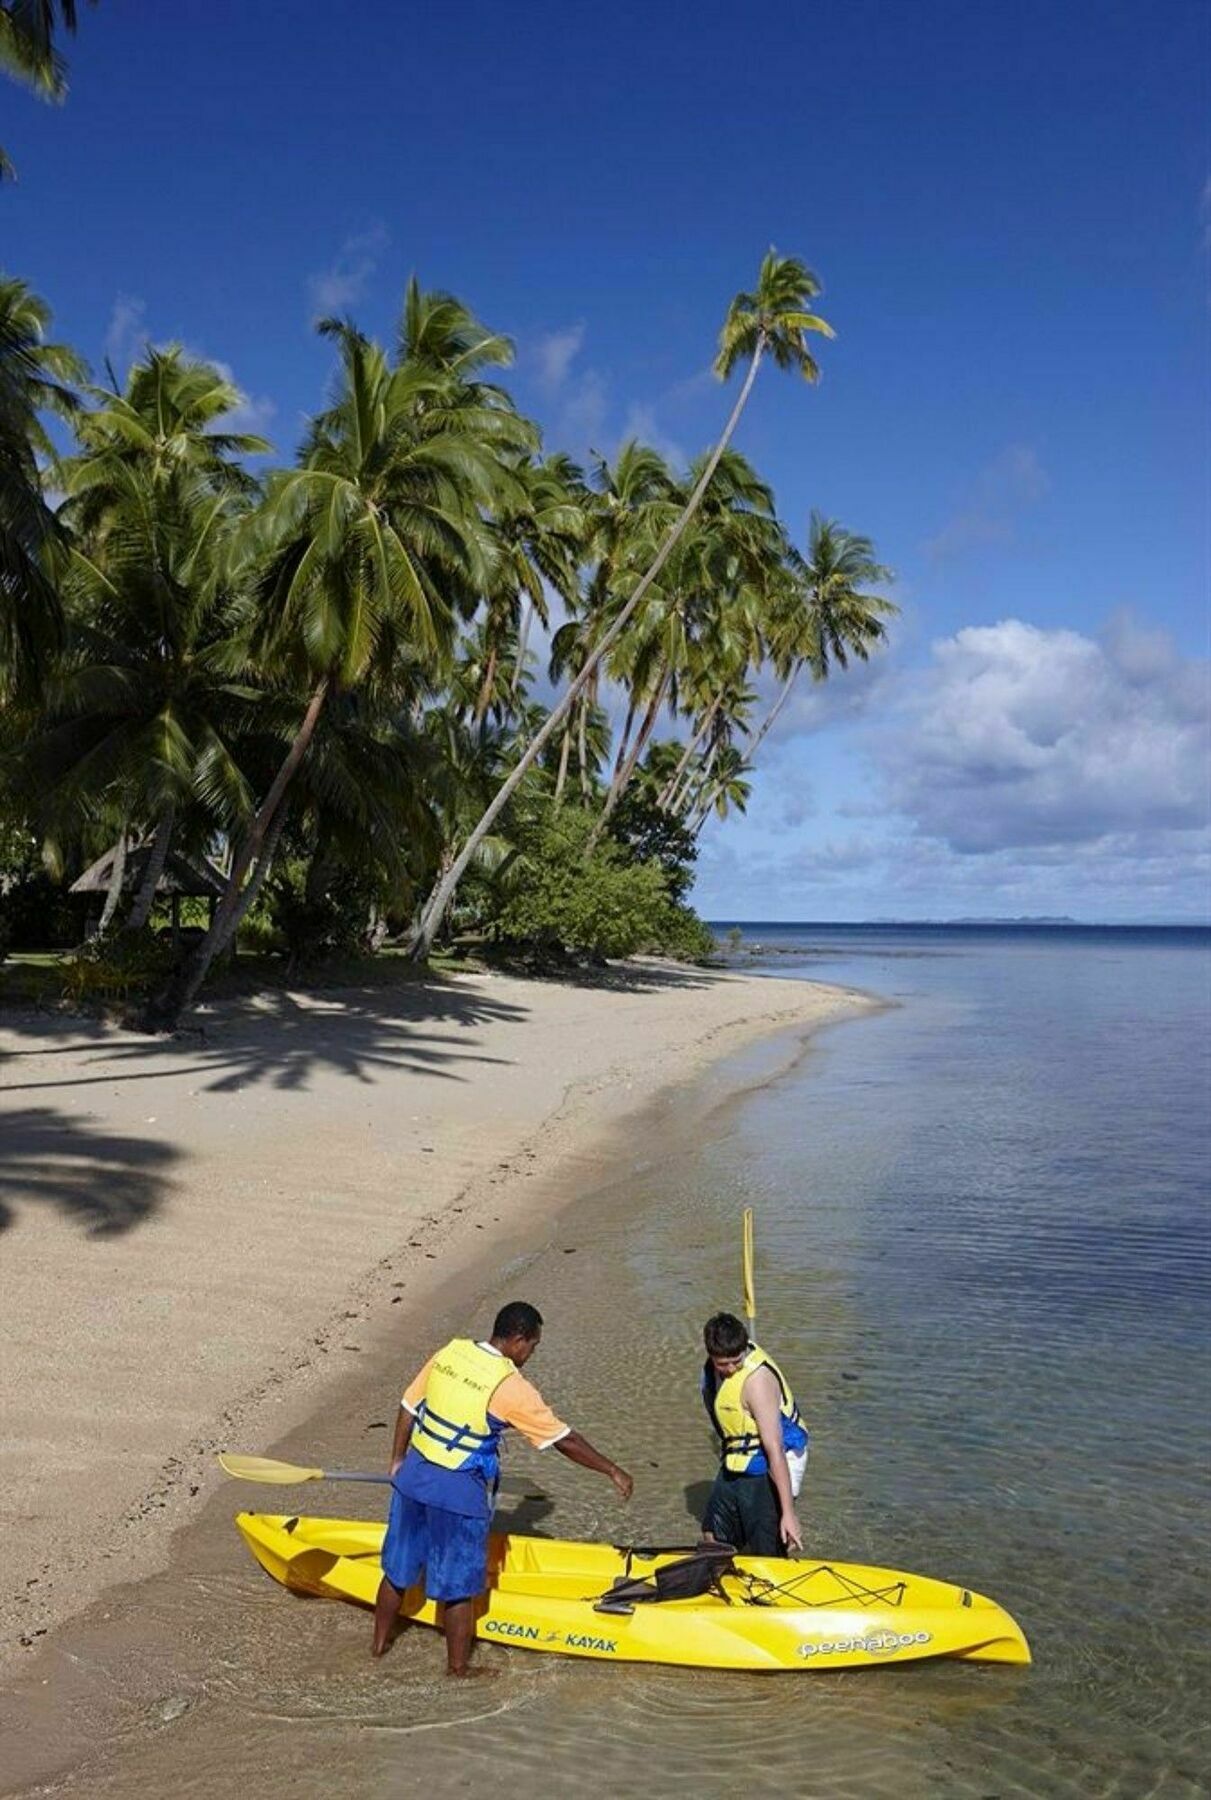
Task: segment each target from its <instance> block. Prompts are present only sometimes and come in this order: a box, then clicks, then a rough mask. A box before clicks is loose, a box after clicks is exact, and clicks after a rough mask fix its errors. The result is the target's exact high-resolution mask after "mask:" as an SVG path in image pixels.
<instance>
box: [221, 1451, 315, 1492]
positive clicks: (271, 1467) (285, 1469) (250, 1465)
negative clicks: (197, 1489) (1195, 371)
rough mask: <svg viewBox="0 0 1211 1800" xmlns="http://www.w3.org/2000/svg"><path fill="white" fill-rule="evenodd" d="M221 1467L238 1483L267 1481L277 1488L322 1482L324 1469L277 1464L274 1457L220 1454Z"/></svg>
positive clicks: (227, 1452)
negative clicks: (308, 1482) (303, 1482)
mask: <svg viewBox="0 0 1211 1800" xmlns="http://www.w3.org/2000/svg"><path fill="white" fill-rule="evenodd" d="M219 1466H220V1467H221V1468H222V1470H223V1472H224V1474H226V1475H234V1477H235V1479H236V1480H237V1481H265V1482H269V1483H270V1484H272V1485H273V1486H275V1487H293V1486H295V1485H297V1483H298V1482H300V1481H322V1480H323V1479H324V1471H323V1470H322V1469H305V1468H303V1466H302V1464H301V1463H288V1462H275V1460H274V1459H273V1457H272V1456H236V1455H235V1454H233V1453H232V1452H231V1451H228V1450H221V1451H220V1452H219Z"/></svg>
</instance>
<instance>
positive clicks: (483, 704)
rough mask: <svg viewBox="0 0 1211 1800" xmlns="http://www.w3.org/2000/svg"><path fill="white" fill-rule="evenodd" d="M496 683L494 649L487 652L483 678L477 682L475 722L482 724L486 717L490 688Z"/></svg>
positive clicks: (490, 695) (490, 697)
mask: <svg viewBox="0 0 1211 1800" xmlns="http://www.w3.org/2000/svg"><path fill="white" fill-rule="evenodd" d="M495 685H496V649H495V646H494V647H493V648H492V649H491V650H489V652H488V660H487V662H486V663H485V664H484V678H483V680H482V681H481V682H480V684H479V698H478V700H477V701H476V702H475V723H476V724H477V725H482V724H483V722H484V719H485V718H486V717H487V712H488V708H489V707H490V706H491V704H492V689H493V688H494V687H495Z"/></svg>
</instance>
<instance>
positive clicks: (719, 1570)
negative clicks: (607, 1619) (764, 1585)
mask: <svg viewBox="0 0 1211 1800" xmlns="http://www.w3.org/2000/svg"><path fill="white" fill-rule="evenodd" d="M736 1573H737V1570H736V1565H735V1557H734V1555H733V1553H732V1552H731V1551H729V1550H726V1549H723V1548H718V1549H717V1548H711V1549H710V1550H696V1551H694V1552H693V1553H692V1554H691V1555H689V1556H682V1557H679V1558H678V1560H677V1561H676V1562H671V1563H665V1565H664V1567H663V1568H660V1569H657V1570H656V1572H655V1574H654V1575H652V1576H645V1575H620V1576H619V1577H618V1578H617V1580H616V1581H614V1582H613V1583H612V1584H611V1585H610V1587H608V1588H607V1589H606V1591H605V1593H604V1594H602V1595H601V1596H600V1597H599V1598H598V1600H597V1601H596V1602H595V1603H594V1606H593V1611H594V1612H604V1613H630V1612H634V1610H635V1608H636V1606H640V1605H650V1604H652V1603H658V1602H660V1601H662V1600H700V1599H702V1597H703V1596H704V1595H706V1594H713V1595H714V1597H715V1598H716V1599H717V1600H722V1601H723V1602H724V1604H725V1605H730V1604H731V1602H730V1599H729V1597H728V1594H727V1592H726V1590H725V1588H724V1586H723V1577H724V1576H725V1575H735V1574H736Z"/></svg>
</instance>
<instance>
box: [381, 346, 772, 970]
mask: <svg viewBox="0 0 1211 1800" xmlns="http://www.w3.org/2000/svg"><path fill="white" fill-rule="evenodd" d="M764 354H765V337H764V335H762V336H760V337H759V338H758V339H757V344H756V347H755V348H754V350H753V356H752V361H751V362H750V363H749V366H748V372H747V373H746V375H745V377H744V382H743V384H742V386H741V389H740V392H739V394H738V395H737V397H736V404H735V405H734V406H733V408H732V410H731V414H730V416H729V418H728V421H727V424H726V425H725V426H724V428H723V434H722V436H721V437H720V439H719V441H718V443H717V444H716V445H715V448H714V449H713V450H712V451H711V454H710V456H709V458H708V459H707V464H706V467H705V468H704V469H703V471H702V474H701V475H700V476H699V477H698V480H697V482H696V484H695V486H694V491H693V493H692V494H691V495H690V497H689V499H688V500H687V501H686V503H685V505H684V507H683V508H682V510H681V513H680V515H679V517H678V519H677V521H676V523H675V524H674V525H673V526H672V528H671V530H670V531H669V534H668V536H667V537H666V538H665V540H664V543H663V544H662V545H661V546H660V549H659V551H658V553H657V555H656V556H655V558H654V559H653V561H652V563H651V565H650V566H649V568H648V569H647V571H646V573H645V574H644V575H643V576H641V578H640V580H639V582H638V583H637V585H636V587H635V591H634V593H633V594H632V595H631V597H630V599H629V600H628V601H627V603H626V605H625V606H624V607H623V608H622V611H621V612H620V613H619V614H618V617H617V618H616V619H615V620H614V623H613V624H612V625H611V626H610V628H609V630H608V631H606V632H605V633H604V634H603V635H602V637H601V640H600V641H599V643H598V644H597V645H596V647H595V648H594V650H593V651H592V652H591V654H590V655H589V657H588V658H587V659H586V661H585V665H584V668H583V669H582V670H581V671H580V674H579V675H577V677H576V678H575V680H574V681H573V682H572V683H571V684H570V686H569V688H568V691H567V693H566V694H565V695H564V696H563V699H562V700H560V701H559V702H558V704H557V705H556V706H554V707H553V708H552V709H551V711H550V712H549V713H548V714H547V716H546V718H545V719H544V720H543V723H542V724H541V725H540V726H539V728H538V730H537V731H536V732H535V733H534V736H533V737H532V738H531V739H530V742H529V744H528V746H527V748H526V750H525V752H524V754H523V755H522V756H521V758H520V760H519V761H518V762H517V764H516V765H515V767H514V768H513V770H512V772H511V773H510V774H509V775H508V777H507V778H506V779H505V780H504V781H502V782H501V784H500V786H499V788H498V789H497V790H496V793H495V795H494V796H493V798H492V799H491V801H490V802H489V803H488V805H487V807H486V808H485V809H484V812H483V815H482V817H481V818H480V820H479V823H478V824H477V825H476V827H475V829H474V831H472V833H471V835H470V837H468V839H467V841H466V843H465V844H464V845H463V847H462V850H461V852H460V853H459V855H458V856H457V857H456V858H455V861H454V863H453V865H452V866H451V869H450V872H449V874H448V875H447V876H446V878H445V880H444V881H443V882H442V883H441V885H440V886H439V887H438V889H437V892H436V893H435V894H434V897H433V899H434V903H433V906H432V909H431V911H430V915H429V917H428V918H427V920H426V926H425V930H424V931H423V932H422V933H421V934H420V935H419V936H418V937H417V941H416V945H415V948H414V949H413V952H412V954H413V958H414V959H415V960H416V961H418V962H419V961H423V959H424V958H425V957H426V956H427V955H428V953H429V946H430V944H431V943H432V942H433V935H434V933H435V932H436V930H437V928H438V926H439V925H440V924H441V921H442V918H443V916H444V914H445V911H446V908H447V907H448V906H449V904H450V902H451V900H452V899H453V898H454V895H455V892H456V890H457V888H458V884H459V882H460V881H461V880H462V878H463V875H464V873H465V872H466V870H467V868H468V866H469V864H470V862H471V859H472V858H473V857H474V855H475V852H476V851H477V850H478V848H479V846H480V844H481V843H482V842H483V840H484V839H485V838H486V837H487V835H488V833H489V832H490V831H491V829H492V827H493V825H494V824H495V823H496V820H497V818H498V817H499V816H500V814H501V812H502V811H503V810H504V808H505V807H506V806H507V805H508V804H509V801H510V800H511V799H512V798H513V795H514V794H515V793H516V792H517V790H518V788H519V787H520V786H521V784H522V782H523V781H524V780H525V778H526V775H527V774H528V773H529V771H530V769H531V768H532V767H533V766H534V764H535V762H537V760H538V758H539V757H540V756H541V755H542V752H543V749H544V748H545V746H546V744H547V741H548V739H550V738H551V737H552V736H553V735H554V733H555V732H556V731H558V730H559V727H560V726H561V725H562V724H563V722H564V720H565V719H566V718H567V717H568V715H569V714H570V712H571V710H572V708H573V706H575V704H576V702H577V700H578V699H579V698H580V695H581V694H582V693H583V692H584V690H585V688H586V687H587V686H588V685H589V682H590V681H591V680H592V679H593V676H594V674H595V673H596V671H597V669H598V668H599V667H600V665H601V662H602V659H603V658H604V657H606V656H608V655H609V653H610V651H611V650H612V649H613V647H614V645H615V644H616V643H617V642H618V639H619V638H620V637H621V636H622V634H623V632H624V631H625V630H626V628H627V626H628V625H629V624H630V622H631V620H632V619H633V618H634V616H635V614H636V613H637V612H638V611H639V608H640V607H641V606H642V604H643V601H644V598H645V596H646V594H647V591H648V589H649V588H650V587H651V585H652V583H653V582H654V581H655V579H656V577H657V576H658V575H659V573H660V571H661V569H663V567H664V565H665V563H666V562H667V561H668V559H669V557H670V556H671V555H672V553H673V551H674V550H675V549H676V547H677V544H678V542H679V540H680V538H681V536H682V534H683V533H684V531H685V529H686V526H687V525H688V524H689V523H690V520H691V519H692V518H693V516H694V514H695V513H696V512H697V511H698V507H699V505H700V504H701V501H702V496H703V495H704V494H705V492H706V490H707V488H708V487H709V486H710V483H711V479H712V477H713V475H714V473H715V470H716V468H717V467H718V465H719V459H720V457H721V456H722V455H723V452H724V451H725V450H726V449H727V447H728V445H729V444H730V443H731V441H732V436H733V434H734V432H735V430H736V427H737V425H738V424H739V423H740V415H741V413H742V412H743V411H744V408H745V406H746V404H747V402H748V397H749V395H750V394H751V393H752V391H753V383H754V381H755V380H756V379H757V370H758V369H759V368H760V366H761V358H762V356H763V355H764Z"/></svg>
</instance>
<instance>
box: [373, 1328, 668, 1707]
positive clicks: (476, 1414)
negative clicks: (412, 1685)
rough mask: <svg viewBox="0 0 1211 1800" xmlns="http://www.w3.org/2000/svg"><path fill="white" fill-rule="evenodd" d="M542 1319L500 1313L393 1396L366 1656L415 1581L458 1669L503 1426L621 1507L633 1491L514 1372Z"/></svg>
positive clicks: (450, 1663)
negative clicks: (487, 1330)
mask: <svg viewBox="0 0 1211 1800" xmlns="http://www.w3.org/2000/svg"><path fill="white" fill-rule="evenodd" d="M541 1337H542V1316H541V1314H540V1313H539V1312H538V1310H537V1308H536V1307H533V1306H529V1305H527V1303H526V1302H525V1301H524V1300H515V1301H513V1302H512V1303H511V1304H510V1305H509V1306H503V1307H502V1308H501V1309H500V1311H499V1312H498V1313H497V1315H496V1322H495V1324H494V1325H493V1327H492V1336H491V1337H490V1338H489V1339H487V1340H486V1341H483V1342H480V1343H473V1342H472V1341H471V1339H470V1338H452V1339H451V1341H450V1342H449V1343H448V1344H446V1345H444V1346H443V1347H442V1349H440V1350H438V1351H437V1352H436V1353H435V1354H434V1355H433V1356H431V1357H430V1358H429V1361H428V1362H427V1363H426V1364H425V1366H424V1368H423V1369H422V1370H421V1371H420V1373H419V1374H418V1375H417V1376H416V1377H415V1379H414V1380H413V1381H411V1382H409V1384H408V1386H407V1387H406V1388H405V1390H404V1396H403V1400H402V1402H401V1405H400V1412H399V1419H398V1422H397V1424H396V1427H395V1441H394V1443H393V1445H392V1449H391V1485H392V1489H393V1492H392V1496H391V1517H390V1520H389V1522H388V1525H387V1535H386V1538H385V1539H384V1541H383V1553H382V1567H383V1579H382V1581H381V1582H380V1583H379V1590H378V1598H377V1600H376V1602H375V1608H374V1654H375V1656H381V1655H382V1654H383V1651H384V1650H385V1649H386V1648H387V1641H388V1638H389V1636H390V1633H391V1626H392V1623H393V1621H394V1620H395V1618H396V1617H397V1615H398V1613H399V1607H400V1600H401V1598H402V1595H403V1593H404V1590H405V1589H406V1588H410V1587H412V1586H413V1585H414V1584H415V1583H416V1582H417V1581H419V1580H420V1577H421V1574H422V1572H423V1574H424V1578H425V1593H426V1594H427V1596H428V1598H429V1599H430V1600H439V1601H441V1602H442V1604H443V1606H444V1608H445V1613H444V1627H445V1633H446V1662H447V1673H448V1674H450V1675H455V1676H466V1675H474V1674H477V1673H483V1671H478V1670H475V1669H472V1668H471V1667H470V1658H471V1648H472V1645H473V1644H474V1641H475V1602H476V1600H477V1599H478V1598H479V1596H480V1595H481V1594H482V1593H483V1592H484V1590H485V1588H486V1587H487V1585H488V1532H489V1528H490V1526H491V1522H492V1503H493V1500H494V1498H495V1494H496V1486H497V1482H498V1480H499V1476H500V1440H501V1438H502V1437H503V1436H504V1433H505V1431H506V1430H508V1429H509V1427H510V1426H511V1427H513V1429H514V1430H517V1431H520V1432H521V1434H522V1436H523V1437H524V1438H526V1439H527V1440H528V1441H529V1442H530V1443H531V1444H533V1446H534V1448H535V1449H536V1450H547V1449H551V1448H554V1449H556V1450H558V1451H559V1452H560V1453H561V1455H563V1456H566V1457H567V1458H568V1459H569V1461H570V1462H575V1463H579V1464H580V1465H581V1467H582V1468H585V1469H595V1470H596V1471H597V1473H598V1474H600V1475H605V1476H608V1478H609V1479H610V1480H611V1481H612V1482H613V1484H614V1487H615V1488H616V1489H617V1491H618V1494H619V1496H620V1497H621V1498H622V1499H623V1500H629V1499H630V1497H631V1491H632V1488H633V1486H634V1483H633V1482H632V1480H631V1477H630V1476H629V1475H628V1474H627V1473H626V1471H625V1470H624V1469H620V1468H619V1467H618V1464H617V1463H613V1462H611V1461H610V1459H609V1457H608V1456H602V1454H601V1452H600V1451H598V1450H595V1449H594V1448H593V1446H592V1444H590V1443H589V1441H588V1439H587V1438H584V1437H582V1436H581V1435H580V1433H579V1432H578V1431H573V1430H572V1428H571V1426H570V1425H565V1424H564V1422H563V1420H562V1419H557V1418H556V1417H555V1414H554V1413H553V1412H552V1411H551V1408H550V1407H549V1406H548V1405H547V1403H546V1401H545V1400H544V1399H543V1397H542V1395H541V1394H540V1393H539V1392H538V1389H537V1388H536V1387H534V1386H533V1385H532V1384H531V1383H530V1382H529V1381H527V1380H526V1378H525V1377H524V1375H522V1374H521V1373H520V1371H521V1369H522V1368H524V1366H525V1364H526V1363H527V1362H529V1360H530V1358H531V1356H533V1354H534V1352H535V1350H537V1348H538V1343H539V1339H540V1338H541Z"/></svg>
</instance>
